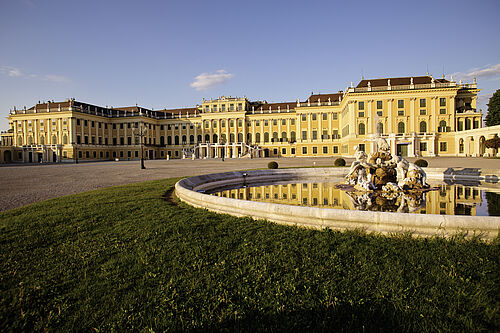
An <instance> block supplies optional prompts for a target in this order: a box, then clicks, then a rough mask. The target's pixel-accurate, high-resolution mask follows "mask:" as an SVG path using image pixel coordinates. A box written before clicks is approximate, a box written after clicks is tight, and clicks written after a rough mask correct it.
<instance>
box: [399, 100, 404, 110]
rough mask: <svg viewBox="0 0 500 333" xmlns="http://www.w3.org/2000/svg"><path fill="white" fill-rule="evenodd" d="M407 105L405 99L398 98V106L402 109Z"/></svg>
mask: <svg viewBox="0 0 500 333" xmlns="http://www.w3.org/2000/svg"><path fill="white" fill-rule="evenodd" d="M404 107H405V101H404V100H403V99H400V100H398V108H400V109H402V108H404Z"/></svg>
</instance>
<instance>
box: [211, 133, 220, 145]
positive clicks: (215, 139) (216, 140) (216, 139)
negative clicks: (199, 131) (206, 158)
mask: <svg viewBox="0 0 500 333" xmlns="http://www.w3.org/2000/svg"><path fill="white" fill-rule="evenodd" d="M212 142H213V143H217V142H219V137H218V136H217V134H214V135H212Z"/></svg>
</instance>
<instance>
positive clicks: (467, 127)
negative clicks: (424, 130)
mask: <svg viewBox="0 0 500 333" xmlns="http://www.w3.org/2000/svg"><path fill="white" fill-rule="evenodd" d="M439 127H441V123H439ZM470 129H471V122H470V119H469V118H466V119H465V130H470Z"/></svg>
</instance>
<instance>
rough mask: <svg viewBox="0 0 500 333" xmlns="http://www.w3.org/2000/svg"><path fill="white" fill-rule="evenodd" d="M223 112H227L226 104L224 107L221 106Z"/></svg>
mask: <svg viewBox="0 0 500 333" xmlns="http://www.w3.org/2000/svg"><path fill="white" fill-rule="evenodd" d="M221 111H222V112H225V111H226V104H222V105H221Z"/></svg>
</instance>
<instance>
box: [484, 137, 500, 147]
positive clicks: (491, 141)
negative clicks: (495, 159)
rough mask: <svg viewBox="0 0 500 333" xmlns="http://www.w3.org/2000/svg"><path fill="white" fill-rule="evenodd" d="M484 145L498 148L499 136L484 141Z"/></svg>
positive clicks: (499, 144)
mask: <svg viewBox="0 0 500 333" xmlns="http://www.w3.org/2000/svg"><path fill="white" fill-rule="evenodd" d="M484 145H485V147H486V148H493V149H498V148H500V138H499V137H494V138H492V139H489V140H486V141H484Z"/></svg>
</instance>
